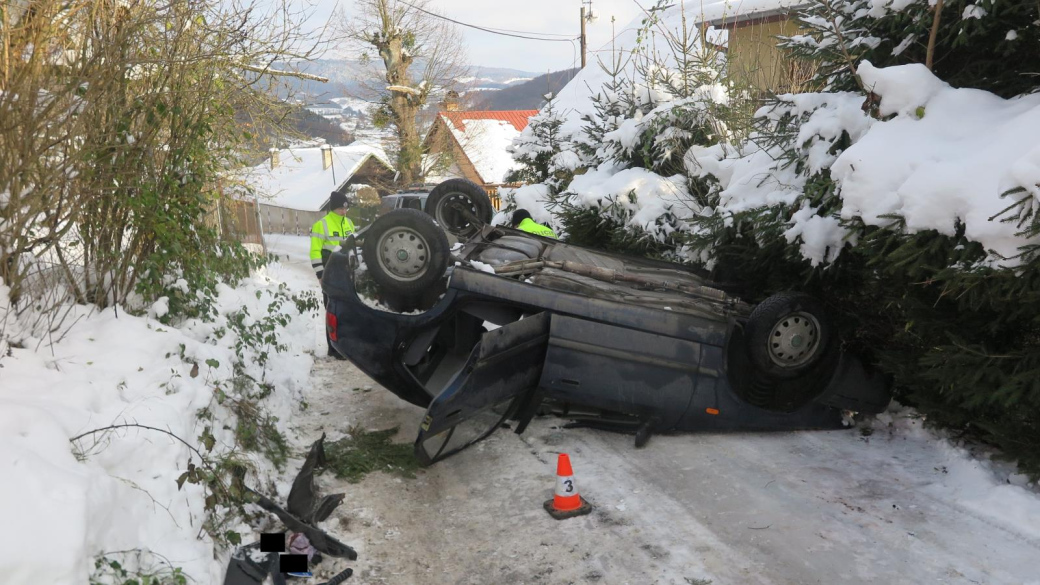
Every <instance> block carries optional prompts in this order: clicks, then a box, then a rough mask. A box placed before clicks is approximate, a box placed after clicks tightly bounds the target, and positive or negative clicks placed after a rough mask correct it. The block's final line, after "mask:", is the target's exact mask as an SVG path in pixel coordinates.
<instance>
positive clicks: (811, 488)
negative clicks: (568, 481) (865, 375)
mask: <svg viewBox="0 0 1040 585" xmlns="http://www.w3.org/2000/svg"><path fill="white" fill-rule="evenodd" d="M290 243H291V242H289V241H285V242H282V243H281V244H280V245H282V246H286V249H288V248H291V249H292V250H294V251H297V252H298V250H297V249H298V248H301V249H302V246H300V245H298V244H297V243H295V242H292V244H293V245H292V246H289V244H290ZM277 249H278V248H277V246H275V251H277ZM292 262H293V263H298V265H299V266H300V269H301V270H309V266H308V263H307V262H306V260H305V259H303V258H299V259H296V258H294V259H293V261H292ZM315 334H316V335H318V334H320V332H319V331H317V329H316V333H315ZM312 376H313V390H312V393H311V394H310V396H309V397H308V402H309V404H310V408H309V409H308V411H307V413H305V414H304V415H302V416H301V417H300V418H299V419H298V420H299V427H298V432H299V435H300V439H301V440H303V441H312V440H314V439H316V438H317V437H318V436H320V434H321V432H322V431H324V432H327V433H329V435H330V439H336V438H339V437H341V436H342V435H343V433H344V432H345V431H346V430H347V428H348V427H350V426H351V425H360V426H362V427H364V428H366V429H385V428H390V427H394V426H399V427H400V429H401V430H400V432H399V433H398V436H397V440H398V441H401V442H411V441H413V440H414V438H415V433H416V431H417V427H418V424H419V422H420V420H421V418H422V414H423V411H422V409H419V408H416V407H414V406H411V405H408V404H406V403H404V402H403V401H401V400H399V399H397V398H396V397H395V396H394V395H393V394H391V393H389V392H388V391H386V390H383V389H382V388H380V387H379V386H378V385H376V384H374V383H373V382H372V381H371V380H369V379H368V378H366V377H365V375H364V374H362V373H361V372H360V371H359V370H358V369H357V368H355V367H354V366H353V365H352V364H350V363H349V362H337V361H331V360H323V361H319V362H318V364H317V365H316V367H315V370H314V371H313V374H312ZM366 386H370V387H371V388H372V390H371V391H368V392H365V391H359V392H354V391H352V389H353V388H355V387H359V388H364V387H366ZM911 414H912V413H908V412H894V413H891V414H889V413H886V414H884V415H882V416H881V417H879V418H878V419H877V420H875V421H873V423H872V427H873V433H872V434H871V435H870V436H864V435H863V432H862V430H861V429H853V430H849V431H836V432H799V433H770V434H728V435H698V434H685V435H674V436H655V437H653V438H652V439H651V440H650V443H649V444H648V445H647V447H645V448H644V449H639V450H637V449H635V448H634V447H633V439H632V437H630V436H626V435H617V434H610V433H605V432H600V431H593V430H587V429H573V430H567V429H562V428H561V426H562V424H564V422H565V421H563V420H560V419H556V418H552V417H544V418H537V419H535V420H534V421H533V422H532V424H531V425H530V427H529V428H528V429H527V431H526V433H525V434H524V435H522V436H517V435H516V434H514V433H512V432H511V431H509V430H506V429H502V430H499V431H498V432H496V433H495V434H494V435H492V436H491V437H490V438H489V439H487V440H486V441H484V442H483V443H481V444H478V445H477V446H475V447H473V448H471V449H469V450H467V451H464V452H462V453H461V454H459V455H457V456H454V457H452V458H449V459H447V460H445V461H443V462H441V463H438V464H436V465H435V466H433V467H432V468H430V469H428V470H425V471H421V472H420V473H419V475H418V477H417V478H416V479H401V478H398V477H396V476H393V475H389V474H384V473H375V474H371V475H369V476H367V477H366V478H365V479H364V480H363V481H362V482H361V483H358V484H349V483H346V482H341V481H339V480H336V479H334V478H333V477H331V475H325V476H322V477H321V479H320V485H321V488H322V490H323V491H324V492H326V493H328V492H333V491H334V492H343V493H345V494H346V499H345V500H344V502H343V504H342V505H341V506H340V508H339V509H338V510H337V511H336V513H335V515H334V516H333V517H332V518H330V519H329V521H328V522H326V523H325V525H324V526H325V527H326V528H328V529H329V530H331V531H332V532H334V533H335V534H336V536H337V537H339V538H340V539H341V540H343V541H344V542H347V543H349V544H351V545H353V546H355V547H356V548H357V549H358V553H359V558H358V561H357V562H356V563H354V564H353V566H354V567H355V570H356V574H355V576H354V578H353V579H352V582H357V583H370V584H377V583H379V584H382V583H385V584H392V585H398V584H409V583H416V584H419V583H422V584H427V583H432V584H439V583H452V584H486V583H517V584H520V583H554V584H555V583H611V584H613V583H617V584H633V585H635V584H653V583H659V584H671V583H674V584H678V585H683V584H688V583H706V582H708V581H709V580H710V582H712V583H714V584H743V583H750V584H757V583H762V584H767V583H768V584H788V583H790V584H794V583H798V584H802V583H884V584H914V585H918V584H923V583H985V584H1000V583H1007V584H1016V585H1019V584H1040V497H1038V495H1037V494H1036V491H1035V486H1025V487H1020V486H1019V485H1011V484H1008V483H1007V481H1008V475H1007V473H1006V471H997V469H1000V468H999V467H998V466H994V465H993V464H991V463H989V462H987V461H981V460H977V459H973V458H972V457H970V456H968V455H967V453H966V452H965V451H964V450H963V449H960V448H957V447H954V446H952V445H950V444H949V443H947V442H946V441H943V440H939V439H937V438H936V437H935V436H934V435H932V434H931V433H930V432H928V431H925V430H923V429H921V428H920V427H921V422H920V421H919V420H917V419H915V418H913V417H912V416H908V415H911ZM560 452H567V453H569V454H570V455H571V459H572V462H573V463H574V471H575V475H576V480H577V486H578V488H579V490H580V492H581V494H582V495H583V496H584V497H585V498H586V499H588V500H589V501H590V502H592V503H593V504H594V505H595V511H594V512H593V513H592V514H591V515H589V516H585V517H582V518H577V519H571V520H566V521H562V522H558V521H556V520H553V519H551V518H550V517H549V516H548V515H547V514H546V513H545V511H544V510H543V509H542V502H543V501H545V500H546V499H547V498H549V497H551V493H552V488H553V485H554V475H553V474H554V472H555V463H556V454H557V453H560ZM1012 478H1013V479H1014V480H1015V481H1014V483H1019V484H1021V483H1025V482H1024V481H1023V480H1021V479H1020V478H1018V477H1016V476H1012Z"/></svg>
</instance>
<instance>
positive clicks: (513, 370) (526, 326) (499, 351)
mask: <svg viewBox="0 0 1040 585" xmlns="http://www.w3.org/2000/svg"><path fill="white" fill-rule="evenodd" d="M549 321H550V314H549V313H539V314H537V315H532V316H529V317H526V318H523V319H521V320H519V321H517V322H515V323H510V324H508V325H505V326H502V327H500V328H498V329H495V330H493V331H488V332H487V333H485V334H484V335H483V336H482V337H481V340H480V342H479V343H477V345H476V346H475V347H474V348H473V351H472V352H471V353H470V356H469V359H468V360H467V361H466V364H465V366H463V367H462V369H461V370H460V371H459V373H458V374H456V375H455V377H454V378H453V379H452V380H451V381H450V382H449V383H448V384H447V385H446V386H445V388H444V390H443V391H442V392H441V393H440V394H439V395H437V397H436V398H434V399H433V401H432V402H431V403H430V407H429V408H428V409H427V411H426V416H425V417H424V418H423V422H422V424H421V425H420V427H419V436H418V438H417V439H416V441H415V456H416V458H418V459H419V462H420V463H422V464H423V465H432V464H433V463H436V462H437V461H440V460H442V459H444V458H445V457H448V456H451V455H454V454H455V453H458V452H459V451H462V450H463V449H465V448H466V447H469V446H470V445H472V444H474V443H476V442H478V441H480V440H482V439H484V438H486V437H487V436H488V435H490V434H491V433H493V432H494V431H495V429H497V428H498V427H499V426H501V424H502V423H503V422H505V420H506V419H507V418H509V417H510V416H511V415H512V414H513V413H514V412H515V411H516V410H517V409H518V408H519V407H520V405H521V404H522V403H523V401H524V399H525V398H526V397H528V396H530V395H531V394H532V393H533V391H534V390H535V389H536V387H537V386H538V380H539V379H540V378H541V375H542V366H543V364H544V363H545V351H546V345H547V343H548V339H549Z"/></svg>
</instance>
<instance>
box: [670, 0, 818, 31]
mask: <svg viewBox="0 0 1040 585" xmlns="http://www.w3.org/2000/svg"><path fill="white" fill-rule="evenodd" d="M805 3H806V0H704V1H703V2H700V3H698V2H695V1H694V2H687V3H686V16H687V17H690V16H692V17H693V19H694V20H695V22H697V23H702V22H704V23H708V24H710V25H712V26H724V25H726V24H732V23H735V22H743V21H746V20H751V19H755V18H763V17H766V16H771V15H774V14H782V13H784V12H786V11H787V10H789V9H791V8H793V7H795V6H799V5H802V4H805Z"/></svg>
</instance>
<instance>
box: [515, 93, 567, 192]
mask: <svg viewBox="0 0 1040 585" xmlns="http://www.w3.org/2000/svg"><path fill="white" fill-rule="evenodd" d="M546 99H548V100H549V101H548V103H547V104H546V106H545V109H544V110H542V111H541V112H539V113H538V114H536V115H534V116H531V118H530V120H528V122H527V128H524V131H523V132H522V133H521V134H520V136H518V137H517V138H516V139H515V140H514V141H513V145H512V146H511V147H510V152H511V153H512V154H513V160H515V161H516V162H517V163H519V165H520V166H518V167H517V168H516V170H514V171H512V172H511V173H510V174H509V176H507V177H506V181H507V182H509V183H552V184H558V183H559V182H560V181H564V180H565V177H557V176H556V171H557V170H558V169H557V168H556V165H555V164H554V162H553V161H554V158H555V157H556V155H558V154H560V152H561V151H563V149H564V148H566V147H567V146H568V144H566V143H565V142H564V140H563V137H562V136H561V135H560V126H562V125H563V119H562V118H560V116H559V115H558V113H557V112H556V110H555V108H554V104H553V100H552V96H551V95H547V96H546Z"/></svg>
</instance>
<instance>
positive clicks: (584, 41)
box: [581, 0, 596, 69]
mask: <svg viewBox="0 0 1040 585" xmlns="http://www.w3.org/2000/svg"><path fill="white" fill-rule="evenodd" d="M586 6H587V7H588V8H587V9H586ZM594 18H596V17H595V16H594V15H593V14H592V0H582V2H581V68H582V69H584V68H585V64H586V63H587V62H588V52H589V40H588V38H587V37H586V36H585V23H586V22H592V20H593V19H594Z"/></svg>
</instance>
